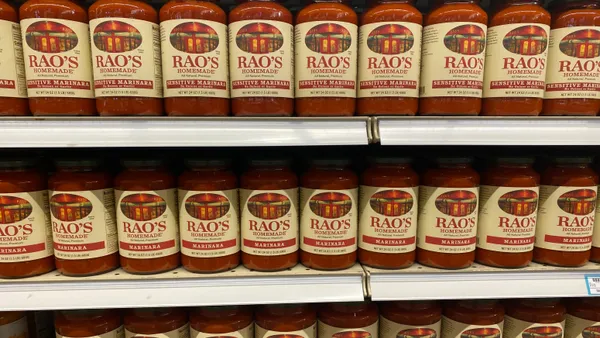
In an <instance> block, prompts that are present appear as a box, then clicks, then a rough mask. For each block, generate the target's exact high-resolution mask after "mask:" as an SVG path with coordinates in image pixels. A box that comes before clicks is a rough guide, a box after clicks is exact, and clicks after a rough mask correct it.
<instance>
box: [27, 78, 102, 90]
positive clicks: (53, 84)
mask: <svg viewBox="0 0 600 338" xmlns="http://www.w3.org/2000/svg"><path fill="white" fill-rule="evenodd" d="M27 88H31V89H37V88H52V89H57V88H58V89H91V83H90V81H75V80H29V81H27Z"/></svg>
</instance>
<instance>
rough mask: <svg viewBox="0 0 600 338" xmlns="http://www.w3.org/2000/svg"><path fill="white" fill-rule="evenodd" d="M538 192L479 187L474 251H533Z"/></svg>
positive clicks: (531, 188) (529, 189) (537, 190)
mask: <svg viewBox="0 0 600 338" xmlns="http://www.w3.org/2000/svg"><path fill="white" fill-rule="evenodd" d="M539 192H540V188H539V187H527V188H515V187H498V186H490V185H482V186H481V187H480V189H479V194H480V199H481V206H480V208H479V224H478V225H477V247H478V248H482V249H486V250H490V251H496V252H504V253H518V252H529V251H531V250H533V244H534V242H535V224H536V221H537V209H538V196H539Z"/></svg>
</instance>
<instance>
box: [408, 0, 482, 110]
mask: <svg viewBox="0 0 600 338" xmlns="http://www.w3.org/2000/svg"><path fill="white" fill-rule="evenodd" d="M487 21H488V16H487V14H486V12H485V11H484V10H483V9H482V8H481V7H479V0H442V1H438V6H435V7H433V9H432V10H431V11H430V12H429V13H428V14H427V15H426V16H425V27H424V29H423V36H424V37H427V38H424V39H423V51H422V60H421V88H420V92H421V93H420V96H421V102H420V108H419V113H420V114H421V115H479V113H480V112H481V96H482V93H483V70H484V63H485V45H486V32H487Z"/></svg>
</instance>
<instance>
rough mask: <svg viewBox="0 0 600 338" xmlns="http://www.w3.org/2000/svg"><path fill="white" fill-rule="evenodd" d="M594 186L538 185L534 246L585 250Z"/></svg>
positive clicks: (589, 234) (589, 240) (589, 242)
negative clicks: (538, 209)
mask: <svg viewBox="0 0 600 338" xmlns="http://www.w3.org/2000/svg"><path fill="white" fill-rule="evenodd" d="M597 189H598V187H596V186H590V187H567V186H550V185H542V186H541V187H540V211H539V213H538V224H537V228H536V232H535V246H536V247H538V248H544V249H550V250H557V251H587V250H589V249H590V248H591V246H592V233H593V230H594V219H595V209H596V198H597V196H596V193H597Z"/></svg>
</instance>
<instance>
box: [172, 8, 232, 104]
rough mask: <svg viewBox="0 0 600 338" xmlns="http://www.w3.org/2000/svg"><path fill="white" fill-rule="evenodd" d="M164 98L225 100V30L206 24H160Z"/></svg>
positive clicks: (216, 24)
mask: <svg viewBox="0 0 600 338" xmlns="http://www.w3.org/2000/svg"><path fill="white" fill-rule="evenodd" d="M160 41H161V51H162V69H163V88H164V96H165V97H181V96H192V97H198V96H199V97H220V98H229V87H228V85H227V82H228V80H229V64H228V58H227V56H228V54H227V26H226V25H224V24H222V23H219V22H215V21H209V20H195V19H176V20H167V21H163V22H161V23H160Z"/></svg>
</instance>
